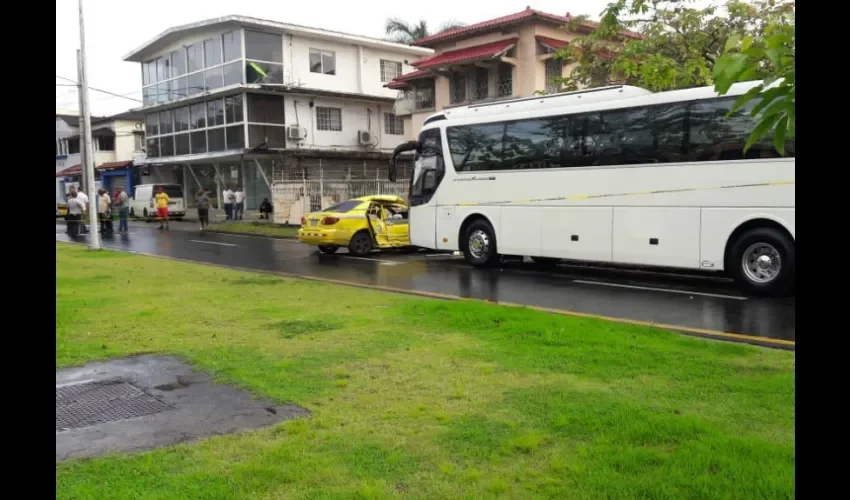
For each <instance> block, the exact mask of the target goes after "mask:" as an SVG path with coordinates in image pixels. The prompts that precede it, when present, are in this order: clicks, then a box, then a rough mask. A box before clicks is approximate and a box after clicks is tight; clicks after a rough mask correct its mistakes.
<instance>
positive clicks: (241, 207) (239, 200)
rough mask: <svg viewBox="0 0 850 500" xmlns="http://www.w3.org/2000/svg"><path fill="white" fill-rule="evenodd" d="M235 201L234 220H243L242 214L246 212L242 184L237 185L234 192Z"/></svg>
mask: <svg viewBox="0 0 850 500" xmlns="http://www.w3.org/2000/svg"><path fill="white" fill-rule="evenodd" d="M233 201H235V202H236V213H235V214H234V215H233V220H242V215H243V213H244V212H245V192H244V191H242V187H241V186H237V187H236V191H235V192H234V193H233Z"/></svg>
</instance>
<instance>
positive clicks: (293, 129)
mask: <svg viewBox="0 0 850 500" xmlns="http://www.w3.org/2000/svg"><path fill="white" fill-rule="evenodd" d="M305 137H307V129H305V128H304V127H299V126H298V125H290V126H288V127H286V138H287V139H289V140H290V141H303V140H304V138H305Z"/></svg>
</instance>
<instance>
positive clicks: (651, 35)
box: [555, 0, 795, 147]
mask: <svg viewBox="0 0 850 500" xmlns="http://www.w3.org/2000/svg"><path fill="white" fill-rule="evenodd" d="M693 4H694V0H616V1H615V2H613V3H611V4H609V5H608V7H607V8H606V9H605V10H604V11H603V12H602V17H601V20H600V22H599V26H598V28H597V29H595V30H594V31H593V32H591V33H590V34H589V35H588V36H586V37H584V38H582V39H579V40H576V41H574V42H573V43H571V44H570V46H568V47H566V48H565V49H562V50H560V51H558V53H557V54H556V57H557V58H559V59H562V60H563V61H564V62H567V63H572V62H577V63H578V65H577V67H576V68H575V69H574V70H573V71H572V73H571V75H570V76H569V77H566V78H558V79H556V80H557V81H556V82H555V83H559V84H560V85H562V86H563V87H565V88H566V89H567V90H573V89H576V88H578V87H597V86H602V85H611V84H629V85H636V86H639V87H643V88H646V89H649V90H652V91H655V92H659V91H665V90H675V89H682V88H690V87H698V86H704V85H714V84H716V85H717V90H718V92H720V93H721V94H723V93H725V92H727V91H728V89H729V87H730V86H731V85H732V83H734V82H736V81H743V80H758V79H765V80H766V83H767V84H769V83H771V82H773V81H774V80H777V79H779V78H782V77H784V78H785V80H783V82H789V80H788V77H789V76H790V78H791V80H790V83H779V84H778V87H779V88H781V90H767V91H766V92H762V91H763V90H764V88H763V87H759V89H758V90H753V91H752V92H750V93H748V94H747V95H746V96H745V97H742V98H741V100H739V102H738V103H737V105H736V108H735V110H734V111H737V110H738V109H739V108H740V107H741V106H743V105H744V104H746V102H748V101H749V100H751V99H753V98H754V97H755V96H756V95H758V94H760V93H763V94H764V95H763V100H762V102H761V103H759V104H758V105H757V106H756V107H755V108H754V109H753V110H752V113H755V114H759V113H761V112H762V111H765V109H766V108H767V110H768V111H770V112H771V114H770V115H766V116H769V119H768V121H767V122H762V121H759V122H758V125H757V127H756V129H755V130H754V134H760V135H758V137H756V135H753V136H751V137H750V142H749V144H748V147H749V145H751V144H752V143H754V142H755V141H757V140H758V139H760V138H761V137H764V135H765V134H766V133H768V132H769V131H770V130H771V127H773V126H774V125H783V126H784V128H785V132H784V133H783V135H782V137H781V139H782V141H780V138H779V136H776V140H777V141H778V142H784V138H785V137H792V136H793V133H794V130H793V126H794V111H793V109H794V106H793V96H794V84H793V75H794V68H793V61H794V46H793V43H794V8H795V4H794V1H793V0H755V1H753V2H751V3H747V2H743V1H741V0H727V1H725V2H722V3H717V4H712V5H708V6H706V7H702V8H696V7H694V5H693ZM583 22H586V19H585V18H574V19H572V20H571V22H570V26H569V28H572V29H574V28H575V27H576V25H578V24H579V23H583ZM625 30H629V31H632V32H637V33H639V34H640V35H642V38H641V39H637V40H631V39H624V37H623V36H622V35H621V33H623V31H625ZM789 85H790V87H789ZM788 96H790V98H789V97H788ZM773 99H780V101H774V100H773ZM780 102H781V103H782V105H780V104H778V103H780ZM772 103H777V104H775V105H774V104H772ZM789 103H790V104H789ZM754 116H755V115H754ZM759 116H761V115H759ZM760 119H761V118H759V120H760ZM763 123H768V124H766V125H763ZM777 130H778V129H777ZM777 133H779V132H777ZM778 142H777V144H778Z"/></svg>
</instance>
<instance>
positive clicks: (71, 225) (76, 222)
mask: <svg viewBox="0 0 850 500" xmlns="http://www.w3.org/2000/svg"><path fill="white" fill-rule="evenodd" d="M85 213H86V206H85V205H84V204H83V202H81V201H80V198H79V195H78V194H77V191H76V190H75V189H73V188H72V189H71V190H70V191H69V192H68V216H67V221H68V235H69V236H71V237H72V238H74V237H77V236H79V235H80V224H81V223H82V220H83V215H84V214H85Z"/></svg>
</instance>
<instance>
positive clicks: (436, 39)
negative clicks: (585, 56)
mask: <svg viewBox="0 0 850 500" xmlns="http://www.w3.org/2000/svg"><path fill="white" fill-rule="evenodd" d="M572 18H573V16H571V15H570V13H569V12H567V14H566V15H565V16H559V15H556V14H549V13H547V12H541V11H539V10H534V9H532V8H531V7H527V8H526V9H525V10H524V11H522V12H517V13H515V14H510V15H508V16H502V17H497V18H496V19H490V20H489V21H484V22H480V23H476V24H472V25H469V26H463V27H461V28H455V29H453V30H448V31H443V32H442V33H437V34H434V35H431V36H426V37H423V38H420V39H418V40H415V41H414V42H413V43H412V44H411V45H418V46H422V47H431V46H433V45H434V44H437V43H440V42H445V41H448V40H451V39H455V38H461V37H466V36H472V35H474V34H475V33H478V32H481V31H486V30H492V29H495V28H499V27H502V26H505V25H508V24H514V23H520V22H525V21H529V20H532V19H537V20H540V21H546V22H550V23H555V24H567V23H568V22H569V21H570V20H571V19H572ZM581 27H582V28H584V29H585V30H586V31H590V30H593V29H596V28H598V27H599V23H596V22H593V21H585V22H583V23H582V26H581ZM622 35H623V36H624V37H626V38H635V39H639V38H643V37H642V36H641V35H640V34H639V33H635V32H633V31H623V33H622Z"/></svg>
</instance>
